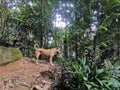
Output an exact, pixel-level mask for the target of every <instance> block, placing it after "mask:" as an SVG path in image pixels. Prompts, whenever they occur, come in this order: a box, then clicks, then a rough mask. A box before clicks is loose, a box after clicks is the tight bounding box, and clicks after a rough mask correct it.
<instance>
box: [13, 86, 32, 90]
mask: <svg viewBox="0 0 120 90" xmlns="http://www.w3.org/2000/svg"><path fill="white" fill-rule="evenodd" d="M13 90H31V89H30V88H28V87H26V86H17V87H15V88H14V89H13Z"/></svg>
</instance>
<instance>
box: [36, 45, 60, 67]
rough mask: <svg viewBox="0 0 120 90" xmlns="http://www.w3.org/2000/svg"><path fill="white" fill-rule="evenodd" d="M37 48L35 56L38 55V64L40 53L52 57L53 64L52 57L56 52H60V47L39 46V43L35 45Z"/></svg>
mask: <svg viewBox="0 0 120 90" xmlns="http://www.w3.org/2000/svg"><path fill="white" fill-rule="evenodd" d="M34 49H35V57H36V59H37V60H36V64H38V58H39V55H42V56H45V57H50V64H51V65H52V66H53V63H52V58H53V56H54V55H55V54H57V53H59V51H60V48H58V47H57V48H51V49H44V48H39V47H38V45H37V44H35V45H34Z"/></svg>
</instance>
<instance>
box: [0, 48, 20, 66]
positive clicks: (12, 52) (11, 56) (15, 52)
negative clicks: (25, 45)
mask: <svg viewBox="0 0 120 90" xmlns="http://www.w3.org/2000/svg"><path fill="white" fill-rule="evenodd" d="M21 57H22V53H21V51H20V50H19V48H14V47H3V46H0V65H2V64H6V63H9V62H13V61H16V60H18V59H19V58H21Z"/></svg>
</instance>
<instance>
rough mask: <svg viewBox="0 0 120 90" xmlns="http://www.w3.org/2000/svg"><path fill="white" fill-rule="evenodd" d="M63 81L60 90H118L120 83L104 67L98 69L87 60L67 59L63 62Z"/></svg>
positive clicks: (92, 62)
mask: <svg viewBox="0 0 120 90" xmlns="http://www.w3.org/2000/svg"><path fill="white" fill-rule="evenodd" d="M62 65H63V70H62V78H61V79H62V80H61V81H60V82H59V83H58V86H57V87H59V84H60V85H61V87H62V89H58V90H66V89H67V90H68V89H69V90H111V89H112V90H118V89H120V82H119V81H118V80H117V79H116V78H115V77H114V76H113V75H112V74H111V73H110V70H108V69H106V68H105V67H104V66H103V67H102V68H98V67H97V66H96V64H95V63H94V61H87V60H86V58H81V59H79V60H73V59H66V60H65V61H64V62H63V64H62Z"/></svg>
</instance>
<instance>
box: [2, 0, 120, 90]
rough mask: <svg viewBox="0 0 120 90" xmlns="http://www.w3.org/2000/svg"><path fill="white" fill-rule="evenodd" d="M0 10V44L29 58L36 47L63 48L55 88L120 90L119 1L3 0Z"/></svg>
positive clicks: (32, 55)
mask: <svg viewBox="0 0 120 90" xmlns="http://www.w3.org/2000/svg"><path fill="white" fill-rule="evenodd" d="M0 7H1V8H0V45H2V46H12V47H20V49H21V51H22V53H23V55H24V56H28V57H34V49H33V44H34V43H35V42H36V43H38V44H39V46H40V47H44V48H51V47H54V46H59V47H61V55H62V57H59V59H60V62H61V65H62V66H63V74H62V77H61V80H60V81H59V83H58V84H57V85H56V86H57V88H58V87H59V86H60V85H61V86H62V87H63V88H61V89H62V90H63V89H65V90H66V88H67V89H69V90H111V88H112V90H119V88H120V83H119V81H120V79H119V78H120V71H119V69H120V67H119V66H120V62H119V60H120V0H0ZM61 59H62V60H63V61H62V60H61ZM108 69H112V70H111V71H109V70H108ZM110 73H111V74H110ZM114 77H115V78H114ZM110 78H111V79H110ZM113 82H114V83H113Z"/></svg>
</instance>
